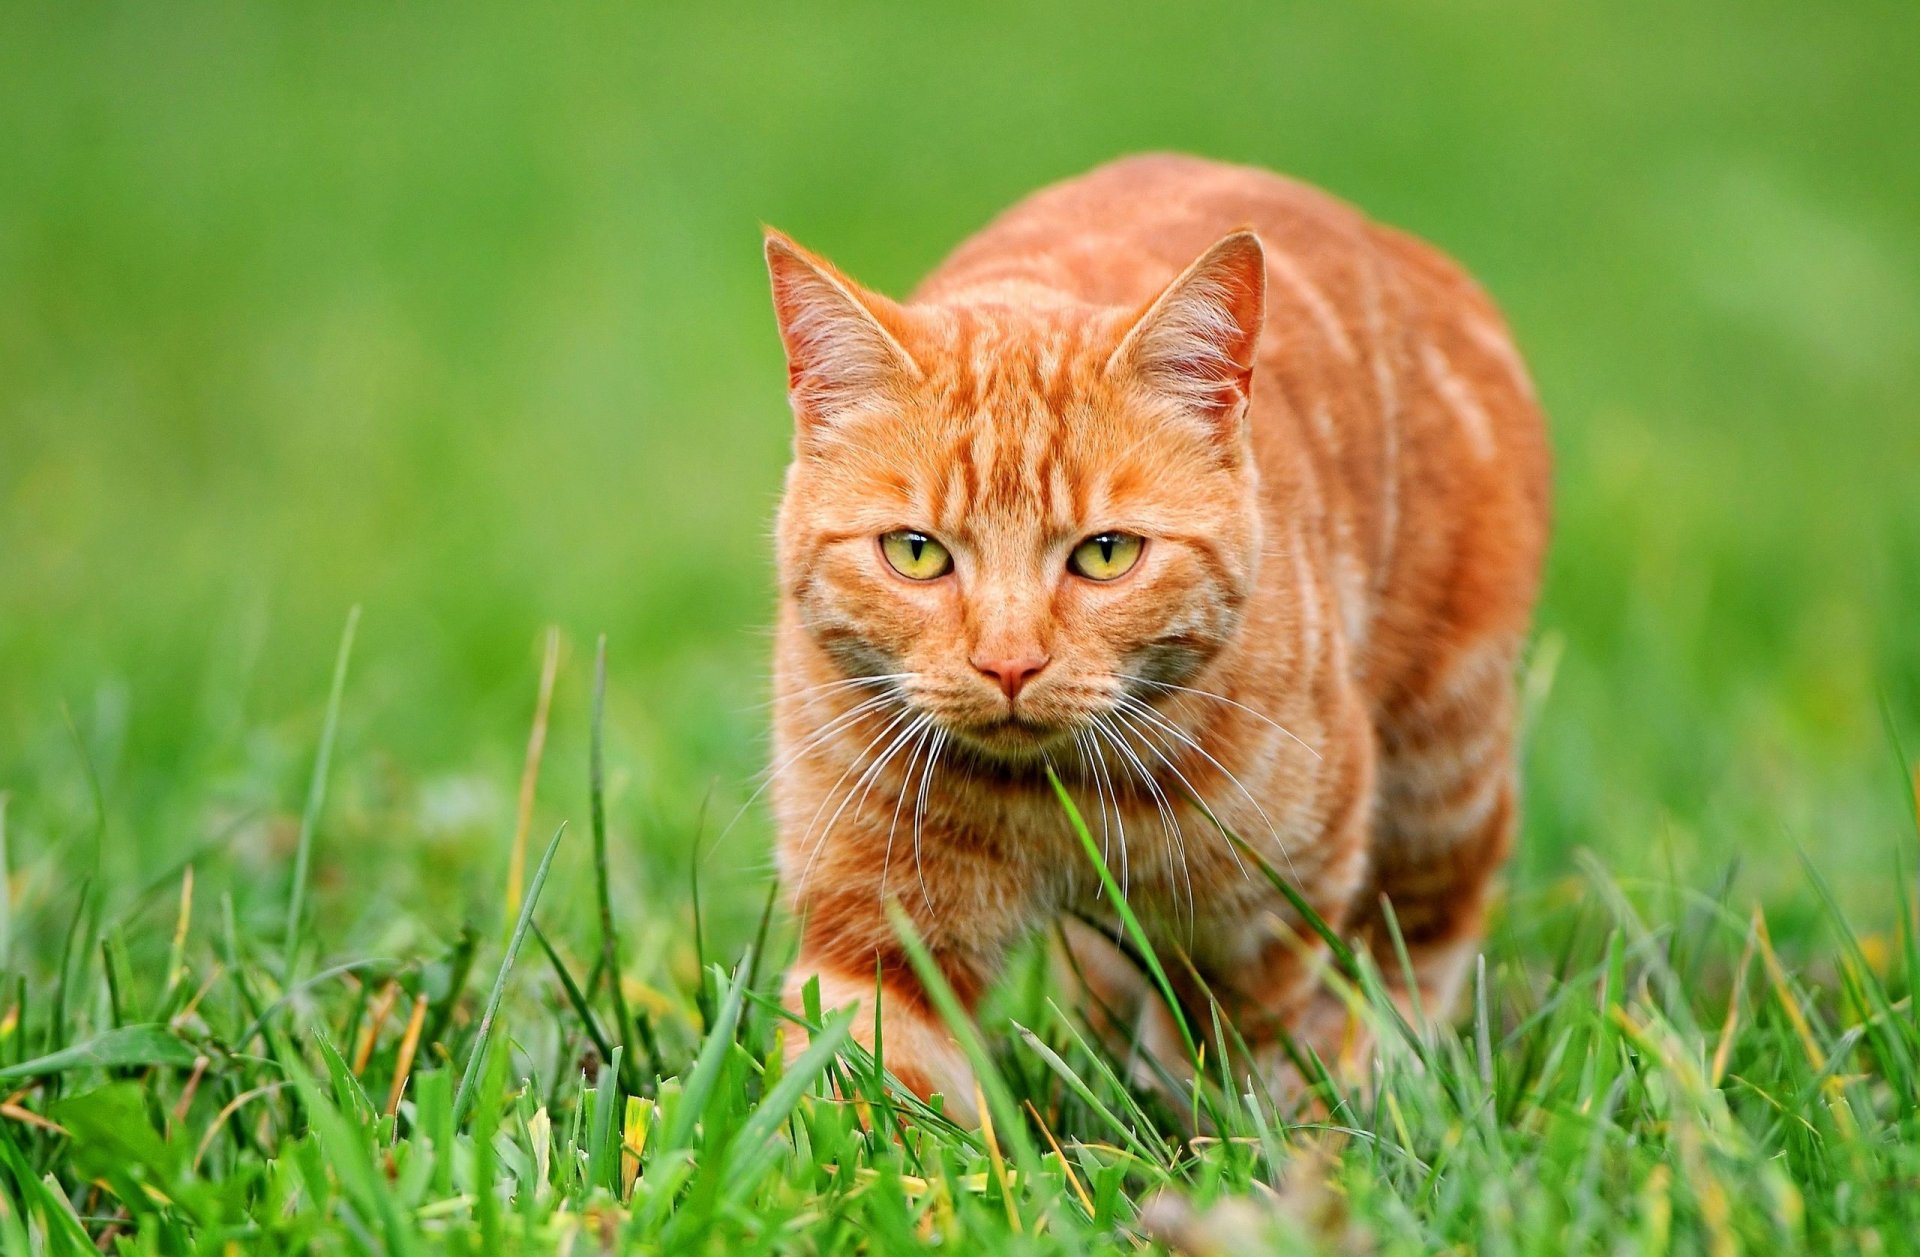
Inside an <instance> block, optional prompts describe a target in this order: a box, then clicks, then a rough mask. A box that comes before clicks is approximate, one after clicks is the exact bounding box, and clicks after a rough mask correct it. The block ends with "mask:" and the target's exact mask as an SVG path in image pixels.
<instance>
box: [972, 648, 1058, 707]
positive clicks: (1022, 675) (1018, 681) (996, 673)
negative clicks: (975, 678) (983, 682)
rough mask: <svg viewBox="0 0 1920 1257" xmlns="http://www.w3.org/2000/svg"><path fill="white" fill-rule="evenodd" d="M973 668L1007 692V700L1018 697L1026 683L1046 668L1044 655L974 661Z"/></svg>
mask: <svg viewBox="0 0 1920 1257" xmlns="http://www.w3.org/2000/svg"><path fill="white" fill-rule="evenodd" d="M973 666H974V667H975V668H977V669H979V671H980V673H981V675H983V676H986V677H989V678H991V679H992V680H993V682H994V683H995V684H996V685H998V686H999V687H1000V688H1001V689H1003V690H1005V691H1006V692H1007V697H1008V698H1009V699H1014V698H1018V697H1020V691H1021V690H1023V689H1025V688H1026V686H1027V682H1029V681H1031V680H1033V678H1035V677H1037V676H1039V675H1040V669H1042V668H1044V667H1046V666H1047V657H1046V656H1045V655H1022V656H1020V657H1019V658H1017V659H975V660H974V661H973Z"/></svg>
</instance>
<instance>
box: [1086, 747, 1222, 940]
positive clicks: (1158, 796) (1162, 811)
mask: <svg viewBox="0 0 1920 1257" xmlns="http://www.w3.org/2000/svg"><path fill="white" fill-rule="evenodd" d="M1093 724H1094V727H1095V728H1097V729H1099V730H1100V732H1101V733H1102V734H1103V735H1104V736H1105V737H1106V739H1107V741H1108V742H1110V743H1112V744H1113V746H1114V748H1115V749H1116V750H1118V751H1119V752H1120V753H1121V755H1122V756H1123V757H1124V758H1125V759H1126V761H1127V763H1129V764H1130V765H1131V766H1132V768H1133V772H1134V775H1135V776H1137V777H1138V778H1139V779H1140V782H1141V784H1142V785H1144V786H1146V788H1147V795H1148V797H1149V798H1150V799H1151V800H1152V802H1153V806H1154V808H1155V810H1156V811H1157V812H1158V813H1159V815H1160V830H1161V833H1162V834H1163V835H1164V836H1165V838H1166V839H1167V842H1168V844H1169V845H1170V846H1171V847H1172V848H1173V850H1174V854H1175V855H1177V856H1178V857H1179V858H1180V880H1181V881H1182V882H1183V883H1184V884H1185V886H1186V892H1187V938H1188V941H1189V942H1191V941H1192V938H1193V931H1194V929H1195V928H1196V926H1197V920H1196V916H1197V912H1198V909H1197V907H1196V905H1195V902H1194V897H1193V870H1192V869H1191V868H1190V867H1189V866H1188V864H1187V842H1186V833H1185V831H1184V830H1182V829H1181V827H1180V822H1179V820H1178V818H1176V817H1175V816H1174V815H1173V811H1172V809H1171V807H1170V806H1169V805H1168V803H1167V796H1166V792H1165V791H1164V790H1162V789H1161V788H1160V783H1159V782H1157V781H1155V780H1154V776H1153V773H1152V772H1151V771H1150V770H1149V769H1148V768H1147V766H1146V764H1145V763H1144V762H1142V760H1141V759H1140V756H1139V754H1138V753H1137V752H1136V751H1135V750H1134V749H1133V745H1132V744H1131V743H1130V742H1129V741H1128V740H1127V738H1126V731H1125V730H1123V729H1122V728H1120V727H1118V726H1117V725H1115V724H1114V722H1112V721H1109V720H1107V719H1106V718H1105V717H1103V716H1095V717H1094V720H1093Z"/></svg>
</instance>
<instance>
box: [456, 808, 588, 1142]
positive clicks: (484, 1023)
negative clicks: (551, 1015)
mask: <svg viewBox="0 0 1920 1257" xmlns="http://www.w3.org/2000/svg"><path fill="white" fill-rule="evenodd" d="M566 832H567V825H566V822H565V821H562V822H561V823H560V828H558V829H556V830H554V831H553V837H552V838H550V839H548V840H547V850H546V853H545V854H543V855H542V856H541V857H540V866H539V867H538V868H536V869H535V870H534V871H533V881H532V883H531V884H530V885H528V887H527V899H526V902H525V903H523V904H521V905H520V918H519V920H517V921H515V922H514V923H513V935H512V937H510V938H509V939H507V952H506V955H504V956H502V957H501V958H500V971H499V972H498V973H496V974H495V975H494V978H493V990H492V992H491V993H490V994H488V996H487V1007H486V1010H485V1011H484V1012H482V1013H481V1014H480V1028H479V1029H478V1030H477V1031H475V1033H474V1040H473V1046H472V1047H471V1048H469V1049H468V1053H467V1068H466V1072H465V1073H463V1074H462V1075H461V1076H460V1088H459V1090H458V1091H456V1092H455V1093H454V1097H453V1124H454V1125H455V1126H458V1125H459V1124H460V1120H461V1119H462V1118H463V1117H465V1116H466V1113H467V1107H468V1106H469V1105H470V1104H472V1103H473V1087H474V1083H475V1081H476V1080H477V1079H478V1078H479V1075H480V1070H481V1069H482V1068H483V1067H484V1066H485V1064H486V1058H487V1040H488V1039H489V1038H491V1037H492V1035H493V1021H494V1018H495V1017H496V1016H498V1015H499V1012H500V997H501V996H502V995H504V994H505V993H506V990H507V975H508V974H510V973H512V972H513V962H514V958H515V957H516V956H518V955H519V954H520V944H521V942H522V941H523V940H524V939H525V938H526V937H527V928H528V927H529V926H530V925H532V924H533V908H534V905H535V904H537V903H539V902H540V890H541V888H542V887H544V886H545V885H546V884H547V871H548V870H549V869H551V868H552V867H553V853H554V852H556V851H558V850H559V849H560V839H561V838H562V837H563V836H564V835H565V834H566Z"/></svg>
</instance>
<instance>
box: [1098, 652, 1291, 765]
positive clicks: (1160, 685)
mask: <svg viewBox="0 0 1920 1257" xmlns="http://www.w3.org/2000/svg"><path fill="white" fill-rule="evenodd" d="M1113 675H1114V677H1116V678H1117V679H1119V680H1122V681H1131V682H1132V683H1133V684H1135V685H1151V686H1153V687H1154V688H1155V689H1161V690H1173V691H1175V692H1177V693H1180V694H1191V695H1193V696H1194V697H1196V698H1210V699H1212V700H1213V701H1214V702H1216V703H1225V704H1226V705H1227V706H1229V707H1235V708H1238V709H1239V710H1241V711H1244V712H1246V713H1247V714H1248V715H1249V716H1252V717H1253V718H1254V719H1255V720H1261V721H1265V722H1266V723H1267V724H1268V725H1270V726H1272V727H1273V728H1274V729H1276V730H1278V731H1279V732H1280V733H1281V734H1282V735H1284V736H1286V737H1288V738H1291V739H1292V740H1293V741H1294V742H1296V743H1298V744H1299V746H1300V749H1301V750H1303V751H1305V752H1306V753H1307V754H1309V755H1311V756H1313V757H1314V758H1315V759H1319V758H1320V752H1319V751H1317V750H1315V749H1314V747H1313V745H1312V744H1311V743H1310V742H1308V741H1307V740H1306V739H1305V738H1303V737H1301V736H1300V735H1299V734H1297V733H1295V732H1294V731H1293V730H1291V729H1289V728H1287V727H1286V726H1285V725H1283V724H1281V723H1280V722H1279V721H1277V720H1275V719H1274V718H1273V717H1271V716H1269V715H1267V714H1266V713H1265V712H1260V711H1255V710H1254V709H1253V708H1251V707H1249V706H1247V705H1246V704H1245V703H1242V702H1239V701H1238V700H1235V699H1231V698H1228V697H1227V696H1226V695H1225V694H1216V693H1214V692H1213V691H1212V690H1202V689H1196V688H1194V687H1193V686H1191V685H1175V684H1174V683H1173V682H1171V681H1154V680H1150V679H1148V678H1147V677H1143V676H1135V675H1133V674H1132V673H1130V672H1116V673H1114V674H1113Z"/></svg>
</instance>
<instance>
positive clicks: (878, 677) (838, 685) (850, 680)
mask: <svg viewBox="0 0 1920 1257" xmlns="http://www.w3.org/2000/svg"><path fill="white" fill-rule="evenodd" d="M919 675H920V674H919V673H917V672H875V673H870V674H868V675H865V676H857V677H840V678H838V679H837V680H833V681H821V682H819V683H818V684H816V685H803V686H801V687H800V688H799V689H797V690H791V691H788V692H787V693H785V694H775V695H774V696H773V697H772V698H769V699H764V700H762V701H761V702H758V703H755V704H753V705H752V706H751V707H748V708H746V710H747V711H765V710H767V709H768V708H769V707H772V706H773V705H774V704H776V703H778V702H779V701H780V700H781V699H783V698H792V699H797V700H800V701H802V702H806V703H811V702H813V701H814V700H815V699H818V698H823V697H825V696H826V695H828V694H832V693H835V692H837V691H840V690H849V689H854V688H857V687H859V686H863V685H883V686H885V687H887V688H888V689H889V690H892V691H894V692H895V693H898V691H899V688H900V687H899V684H898V683H899V682H901V681H911V680H913V679H914V678H915V677H917V676H919Z"/></svg>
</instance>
